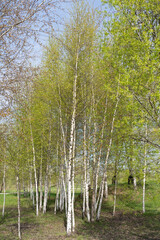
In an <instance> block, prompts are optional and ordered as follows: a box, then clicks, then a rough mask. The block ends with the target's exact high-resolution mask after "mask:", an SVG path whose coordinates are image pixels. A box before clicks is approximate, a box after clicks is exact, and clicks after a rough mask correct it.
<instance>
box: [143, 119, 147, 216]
mask: <svg viewBox="0 0 160 240" xmlns="http://www.w3.org/2000/svg"><path fill="white" fill-rule="evenodd" d="M147 134H148V129H147V123H146V132H145V135H146V138H147ZM146 168H147V146H146V143H144V169H143V213H145V212H146V209H145V194H146Z"/></svg>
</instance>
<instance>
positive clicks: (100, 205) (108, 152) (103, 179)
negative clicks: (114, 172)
mask: <svg viewBox="0 0 160 240" xmlns="http://www.w3.org/2000/svg"><path fill="white" fill-rule="evenodd" d="M118 103H119V85H118V89H117V101H116V106H115V110H114V114H113V119H112V123H111V133H110V140H109V145H108V150H107V154H106V159H105V164H104V170H103V177H102V183H101V185H102V186H101V196H100V201H99V206H97V207H98V211H97V220H99V218H100V213H101V207H102V200H103V192H104V184H105V176H106V171H107V164H108V158H109V154H110V150H111V146H112V139H113V130H114V122H115V118H116V113H117V108H118Z"/></svg>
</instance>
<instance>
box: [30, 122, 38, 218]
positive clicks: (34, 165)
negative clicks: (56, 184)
mask: <svg viewBox="0 0 160 240" xmlns="http://www.w3.org/2000/svg"><path fill="white" fill-rule="evenodd" d="M30 131H31V143H32V152H33V169H34V179H35V187H36V216H38V215H39V208H38V207H39V206H38V182H37V171H36V153H35V148H34V141H33V132H32V125H31V121H30Z"/></svg>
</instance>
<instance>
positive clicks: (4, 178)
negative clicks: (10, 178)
mask: <svg viewBox="0 0 160 240" xmlns="http://www.w3.org/2000/svg"><path fill="white" fill-rule="evenodd" d="M5 204H6V164H5V163H4V170H3V209H2V217H4V213H5Z"/></svg>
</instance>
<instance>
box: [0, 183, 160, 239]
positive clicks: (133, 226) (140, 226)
mask: <svg viewBox="0 0 160 240" xmlns="http://www.w3.org/2000/svg"><path fill="white" fill-rule="evenodd" d="M113 191H114V186H113V185H111V186H110V187H109V198H108V200H105V201H104V203H103V209H102V214H101V219H100V221H99V222H94V223H87V221H86V220H82V219H81V205H82V204H81V198H80V195H79V194H78V193H76V202H75V215H76V232H75V234H74V235H72V236H70V237H68V236H67V235H66V231H65V215H64V214H63V213H58V214H57V215H54V198H55V193H52V194H51V197H50V199H49V201H48V209H47V213H46V214H45V215H43V214H42V213H40V215H39V217H36V215H35V211H34V210H33V207H32V202H31V201H30V199H29V198H28V197H24V196H23V195H21V215H22V216H21V231H22V239H23V240H49V239H50V240H51V239H52V240H54V239H57V240H58V239H59V240H61V239H68V240H69V239H78V240H87V239H88V240H91V239H93V240H101V239H104V240H112V239H113V240H121V239H122V240H123V239H124V240H125V239H129V240H140V239H141V240H153V239H155V240H159V239H160V200H159V196H160V188H159V186H158V185H157V184H156V183H153V182H150V183H149V184H147V188H146V213H145V214H142V187H141V186H139V187H138V189H137V191H134V190H133V188H132V186H129V187H128V185H127V184H120V185H119V186H118V189H117V209H116V210H117V211H116V216H114V217H113V216H112V209H113ZM2 203H3V195H0V207H1V209H2ZM16 204H17V199H16V195H15V194H7V195H6V212H5V218H4V219H3V218H2V217H1V218H0V239H1V240H15V239H17V208H16Z"/></svg>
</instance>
